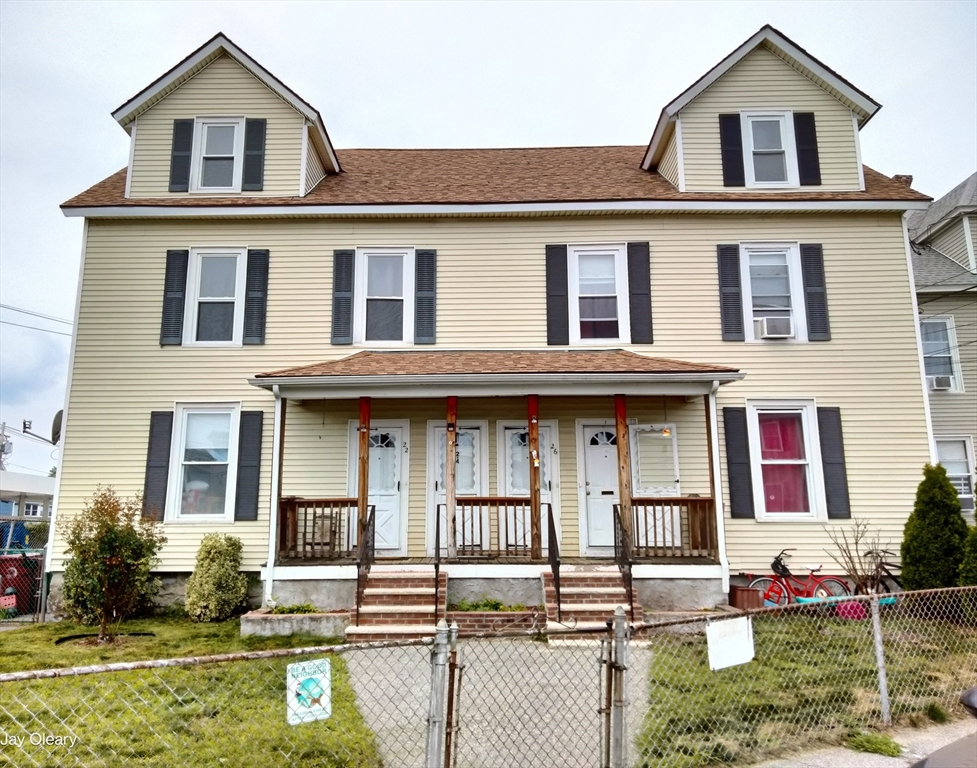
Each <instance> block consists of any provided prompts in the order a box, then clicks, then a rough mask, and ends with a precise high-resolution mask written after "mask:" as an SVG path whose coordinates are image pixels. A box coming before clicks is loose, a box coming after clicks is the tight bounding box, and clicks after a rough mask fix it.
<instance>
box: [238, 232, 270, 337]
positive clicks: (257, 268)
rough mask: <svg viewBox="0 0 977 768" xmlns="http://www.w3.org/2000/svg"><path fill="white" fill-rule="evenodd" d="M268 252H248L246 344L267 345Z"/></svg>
mask: <svg viewBox="0 0 977 768" xmlns="http://www.w3.org/2000/svg"><path fill="white" fill-rule="evenodd" d="M268 257H269V254H268V250H267V249H255V250H249V251H248V276H247V286H246V288H245V290H244V343H245V344H264V343H265V320H266V317H267V312H268Z"/></svg>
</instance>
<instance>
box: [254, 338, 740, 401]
mask: <svg viewBox="0 0 977 768" xmlns="http://www.w3.org/2000/svg"><path fill="white" fill-rule="evenodd" d="M744 375H745V374H743V373H740V371H738V370H737V369H735V368H728V367H726V366H719V365H707V364H703V363H690V362H686V361H683V360H669V359H665V358H656V357H647V356H645V355H639V354H636V353H634V352H630V351H628V350H624V349H592V350H424V351H418V350H385V351H372V350H371V351H363V352H357V353H356V354H353V355H350V356H348V357H344V358H341V359H339V360H330V361H327V362H322V363H315V364H313V365H304V366H299V367H297V368H286V369H284V370H280V371H272V372H270V373H261V374H258V375H256V376H255V377H254V378H252V379H251V380H250V383H251V384H253V385H254V386H256V387H262V388H264V389H276V388H277V391H278V392H279V393H280V394H281V395H282V396H284V397H289V398H293V399H294V398H297V399H320V398H328V399H341V398H351V397H361V396H375V397H444V396H447V395H467V396H475V397H492V396H512V395H527V394H537V395H612V394H624V395H628V394H633V395H696V394H700V395H701V394H706V393H708V392H710V391H712V389H713V388H714V386H718V385H720V384H724V383H727V382H730V381H738V380H740V379H742V378H743V377H744Z"/></svg>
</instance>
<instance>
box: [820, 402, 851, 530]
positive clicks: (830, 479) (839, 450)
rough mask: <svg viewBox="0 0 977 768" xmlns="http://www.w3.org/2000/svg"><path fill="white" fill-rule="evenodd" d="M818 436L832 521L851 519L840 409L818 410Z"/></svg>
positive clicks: (825, 492) (825, 493) (825, 491)
mask: <svg viewBox="0 0 977 768" xmlns="http://www.w3.org/2000/svg"><path fill="white" fill-rule="evenodd" d="M818 433H819V435H820V439H821V466H822V468H823V471H824V495H825V496H826V501H827V504H828V519H830V520H847V519H849V518H850V517H851V502H850V501H849V498H848V470H847V468H846V467H845V441H844V439H843V438H842V434H841V409H840V408H818Z"/></svg>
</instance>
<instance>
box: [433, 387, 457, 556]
mask: <svg viewBox="0 0 977 768" xmlns="http://www.w3.org/2000/svg"><path fill="white" fill-rule="evenodd" d="M457 423H458V398H457V397H455V396H453V395H452V396H449V397H448V419H447V429H446V433H445V441H444V442H445V445H444V509H445V515H444V516H445V528H447V531H446V533H447V534H448V557H458V531H457V528H456V527H455V463H456V462H455V454H456V453H457V447H458V431H457ZM436 522H437V524H438V525H440V524H441V521H440V520H437V521H436Z"/></svg>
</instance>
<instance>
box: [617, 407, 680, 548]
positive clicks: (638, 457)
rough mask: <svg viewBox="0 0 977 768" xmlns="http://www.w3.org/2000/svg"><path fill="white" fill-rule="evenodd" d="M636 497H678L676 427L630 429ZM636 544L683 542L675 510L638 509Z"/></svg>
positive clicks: (652, 425)
mask: <svg viewBox="0 0 977 768" xmlns="http://www.w3.org/2000/svg"><path fill="white" fill-rule="evenodd" d="M628 431H629V434H630V435H631V467H632V475H633V478H632V487H633V493H634V495H635V496H637V497H642V496H643V497H649V496H650V497H654V496H673V497H674V496H678V495H679V494H680V490H679V474H678V466H679V464H678V440H677V438H676V435H675V425H674V424H640V425H637V426H632V427H630V428H629V430H628ZM634 517H635V521H634V525H635V531H634V534H635V542H636V543H637V545H638V546H640V547H645V546H652V545H657V546H665V547H671V546H674V545H675V544H677V543H680V542H681V540H682V536H681V524H682V522H681V519H680V517H679V514H678V512H677V508H676V507H672V506H667V507H666V506H639V507H636V508H635V510H634Z"/></svg>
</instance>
